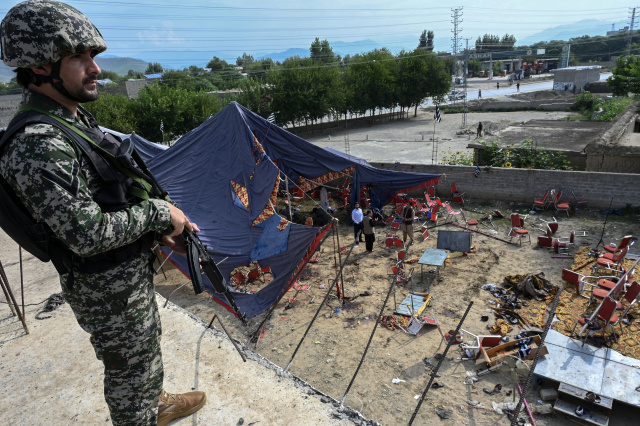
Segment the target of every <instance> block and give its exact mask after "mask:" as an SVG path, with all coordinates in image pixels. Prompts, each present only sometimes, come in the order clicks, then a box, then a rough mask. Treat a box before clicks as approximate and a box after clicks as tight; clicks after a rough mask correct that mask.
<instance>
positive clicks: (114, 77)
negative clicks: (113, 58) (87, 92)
mask: <svg viewBox="0 0 640 426" xmlns="http://www.w3.org/2000/svg"><path fill="white" fill-rule="evenodd" d="M106 79H109V80H111V81H113V82H114V83H117V82H119V81H120V80H122V77H120V76H119V75H118V74H116V73H115V72H113V71H106V70H102V71H100V74H98V80H106Z"/></svg>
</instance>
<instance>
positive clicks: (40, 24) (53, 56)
mask: <svg viewBox="0 0 640 426" xmlns="http://www.w3.org/2000/svg"><path fill="white" fill-rule="evenodd" d="M0 49H1V53H0V57H1V58H2V60H3V61H4V63H5V64H7V65H8V66H10V67H26V68H29V67H39V66H42V65H45V64H49V63H56V62H58V61H59V60H60V59H62V58H64V57H65V56H68V55H73V54H76V53H81V52H84V51H86V50H96V51H97V52H98V53H101V52H104V51H105V50H107V44H106V43H105V41H104V39H103V38H102V34H100V31H98V29H97V28H96V27H95V26H94V25H93V24H92V23H91V21H89V18H87V17H86V16H85V15H83V14H82V13H81V12H80V11H78V10H77V9H75V8H73V7H71V6H69V5H68V4H64V3H60V2H57V1H51V0H28V1H25V2H22V3H18V4H17V5H15V6H14V7H13V8H11V9H10V10H9V12H7V15H6V16H5V17H4V19H3V20H2V23H1V24H0Z"/></svg>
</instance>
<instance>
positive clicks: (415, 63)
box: [395, 48, 451, 116]
mask: <svg viewBox="0 0 640 426" xmlns="http://www.w3.org/2000/svg"><path fill="white" fill-rule="evenodd" d="M398 59H399V61H398V75H397V79H396V89H395V92H396V94H397V95H398V103H399V105H400V106H401V107H402V110H404V109H405V108H410V107H413V108H414V116H416V115H417V114H418V106H419V105H420V104H421V103H422V102H423V101H424V99H426V98H429V97H433V96H438V95H441V96H443V95H444V94H446V93H447V92H448V91H449V88H450V85H451V78H450V77H449V74H448V73H447V71H446V70H445V67H444V64H443V63H442V61H439V60H438V59H437V58H436V56H435V54H428V55H425V52H424V50H421V49H420V48H417V49H416V50H414V51H413V52H405V51H402V52H400V53H399V54H398Z"/></svg>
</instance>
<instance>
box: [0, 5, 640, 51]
mask: <svg viewBox="0 0 640 426" xmlns="http://www.w3.org/2000/svg"><path fill="white" fill-rule="evenodd" d="M16 3H17V2H15V1H12V0H9V1H7V0H3V1H2V5H1V6H0V13H1V14H2V16H4V15H5V14H6V12H7V10H8V9H9V8H10V7H11V6H13V4H16ZM67 3H69V4H71V5H73V6H74V7H76V8H77V9H79V10H80V11H82V12H83V13H85V14H86V15H87V16H89V18H90V19H91V20H92V21H93V22H94V24H96V26H97V27H98V28H99V29H100V31H101V32H102V34H103V35H104V37H105V39H106V41H107V44H108V46H109V50H108V51H107V54H111V55H116V56H132V57H136V56H139V55H140V53H141V52H146V53H149V52H153V51H156V52H160V51H162V52H164V53H167V52H169V53H170V52H184V51H185V50H189V51H198V52H210V51H215V52H220V53H224V54H225V55H228V56H229V57H234V58H235V57H236V56H239V55H241V54H242V52H247V53H249V54H254V55H256V57H257V56H259V55H260V54H262V53H265V52H277V51H282V50H286V49H287V48H291V47H299V48H308V47H309V45H310V44H311V42H312V41H313V39H314V38H315V37H320V39H321V40H322V39H327V40H329V42H330V43H332V42H336V41H344V42H353V41H358V40H363V39H372V40H374V41H377V42H379V43H382V44H383V45H384V46H385V47H388V48H389V49H390V50H391V51H392V52H394V53H395V52H397V51H399V50H401V49H403V48H404V49H408V50H410V49H413V48H415V47H416V46H417V41H418V37H419V36H420V33H421V32H422V30H424V29H428V30H431V31H433V32H434V33H435V45H436V46H435V47H436V51H448V52H451V50H452V41H451V38H452V35H453V32H452V31H453V23H452V21H453V17H452V16H453V12H452V9H453V8H461V10H460V20H459V27H460V30H461V31H460V33H459V36H460V37H461V38H462V39H464V38H470V40H469V45H473V43H474V41H475V39H476V38H477V37H478V36H481V35H483V34H485V33H489V34H496V35H501V36H502V35H504V34H507V33H508V34H513V35H515V37H516V39H518V40H522V39H523V38H524V37H526V36H529V35H531V34H535V33H538V32H540V31H542V30H544V29H545V28H549V27H555V26H558V25H566V24H571V23H573V22H576V21H580V20H584V19H599V20H603V21H606V22H607V26H606V28H603V32H602V34H604V32H605V31H606V30H610V29H611V23H614V22H629V21H630V14H631V12H630V9H629V6H630V4H629V3H628V2H622V1H618V0H608V1H606V0H598V1H595V0H581V1H557V0H556V1H552V0H538V1H535V2H533V1H530V2H527V1H517V0H512V1H499V0H497V1H491V2H489V1H484V0H476V1H459V2H458V4H457V5H456V4H452V3H450V2H445V1H417V0H394V1H389V0H386V1H379V0H367V1H362V0H347V1H345V0H342V1H336V0H326V1H323V0H316V1H303V0H297V1H292V0H278V1H265V0H262V1H256V0H223V1H212V0H182V1H176V0H172V1H169V0H132V1H123V0H114V1H111V0H99V1H98V0H71V1H68V2H67ZM447 4H448V5H447ZM445 5H446V6H445ZM638 15H639V16H640V9H639V10H638ZM635 27H636V28H638V27H640V25H638V23H636V26H635ZM616 29H619V28H618V26H617V27H616ZM407 37H409V38H410V37H413V41H411V42H407V41H404V42H401V41H400V39H402V38H405V39H406V38H407ZM464 44H465V41H464V40H462V43H461V47H464ZM363 50H367V49H363Z"/></svg>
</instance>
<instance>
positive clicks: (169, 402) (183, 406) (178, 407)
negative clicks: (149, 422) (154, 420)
mask: <svg viewBox="0 0 640 426" xmlns="http://www.w3.org/2000/svg"><path fill="white" fill-rule="evenodd" d="M206 402H207V395H206V394H205V393H204V392H201V391H193V392H186V393H179V394H176V393H168V392H166V391H165V390H164V389H163V390H162V393H161V394H160V402H159V403H158V426H165V425H166V424H168V423H169V422H170V421H171V420H173V419H177V418H179V417H184V416H188V415H189V414H193V413H195V412H196V411H198V410H199V409H200V408H202V407H203V406H204V404H205V403H206Z"/></svg>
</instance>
